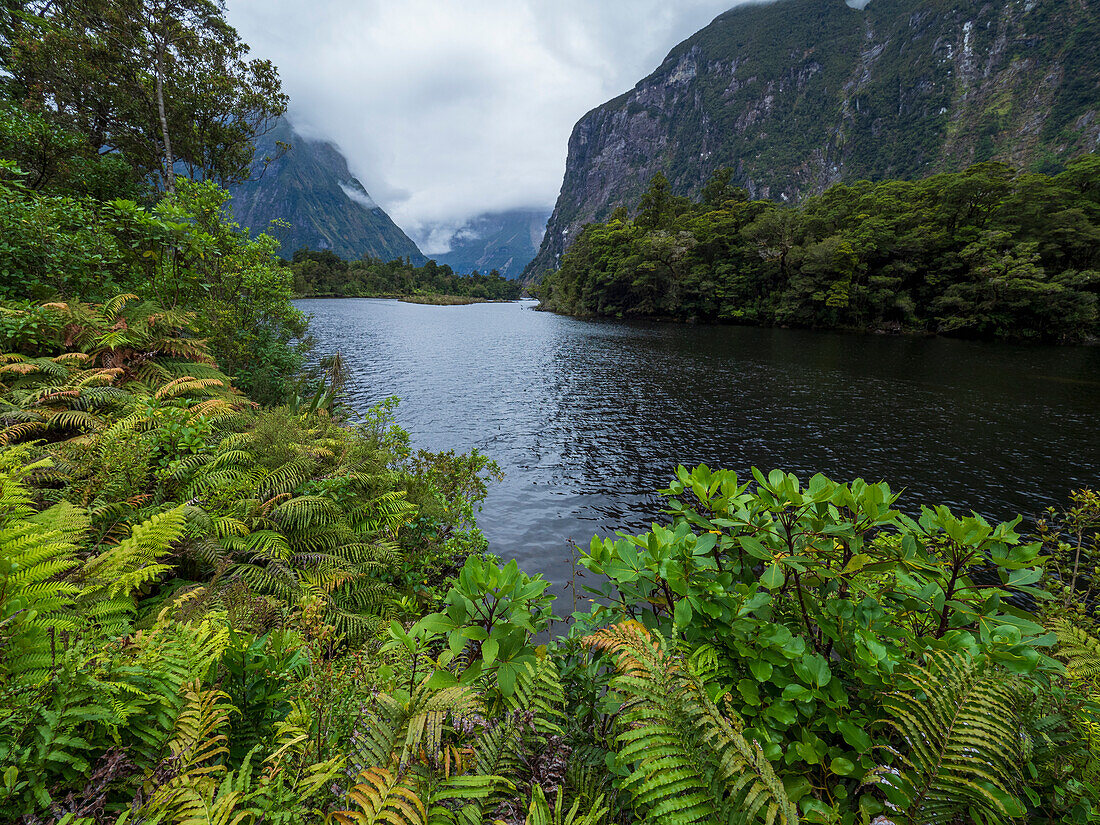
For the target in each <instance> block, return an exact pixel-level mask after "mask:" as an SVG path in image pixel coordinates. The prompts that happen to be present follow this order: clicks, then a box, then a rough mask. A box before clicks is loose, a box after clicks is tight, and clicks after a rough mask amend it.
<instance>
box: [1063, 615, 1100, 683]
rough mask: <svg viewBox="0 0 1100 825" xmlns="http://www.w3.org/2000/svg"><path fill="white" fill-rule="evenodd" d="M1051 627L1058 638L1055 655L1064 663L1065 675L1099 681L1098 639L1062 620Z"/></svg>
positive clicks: (1099, 644) (1099, 651) (1099, 650)
mask: <svg viewBox="0 0 1100 825" xmlns="http://www.w3.org/2000/svg"><path fill="white" fill-rule="evenodd" d="M1052 627H1053V629H1054V632H1055V634H1057V636H1058V650H1057V653H1058V655H1059V657H1060V658H1062V659H1064V660H1065V661H1066V672H1067V675H1068V676H1069V677H1070V678H1071V679H1083V680H1085V681H1089V682H1096V681H1097V680H1100V639H1096V638H1094V637H1092V636H1090V635H1089V634H1088V633H1086V632H1085V631H1084V630H1082V629H1081V628H1079V627H1077V626H1076V625H1074V624H1072V623H1070V622H1068V621H1066V620H1064V619H1056V620H1055V621H1054V622H1053V623H1052Z"/></svg>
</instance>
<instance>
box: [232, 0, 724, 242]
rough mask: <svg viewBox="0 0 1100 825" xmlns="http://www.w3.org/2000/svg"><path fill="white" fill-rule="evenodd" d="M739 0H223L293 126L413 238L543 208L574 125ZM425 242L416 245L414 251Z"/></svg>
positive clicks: (441, 236)
mask: <svg viewBox="0 0 1100 825" xmlns="http://www.w3.org/2000/svg"><path fill="white" fill-rule="evenodd" d="M735 3H736V0H679V1H678V2H676V3H669V2H667V0H400V2H392V0H390V1H389V2H382V1H381V0H313V2H310V3H303V2H301V0H229V3H228V14H229V19H230V22H232V23H233V24H234V25H235V26H236V27H237V29H238V30H239V31H240V33H241V36H242V38H243V39H244V40H245V42H247V43H248V44H249V45H250V46H251V47H252V49H253V53H254V54H255V55H257V56H260V57H265V58H268V59H271V60H272V61H274V63H275V64H276V65H277V66H278V67H279V70H280V73H281V75H282V78H283V87H284V89H285V90H286V92H287V93H288V94H289V95H290V97H291V104H290V116H291V120H292V121H293V123H294V125H295V127H296V128H298V129H299V130H300V131H302V130H304V131H305V132H307V133H309V134H311V135H316V136H324V137H326V138H328V139H331V140H333V141H334V142H335V143H336V144H337V145H339V146H340V148H341V149H342V150H343V151H344V153H345V155H346V156H347V158H348V163H349V166H350V167H351V170H352V172H353V173H355V174H356V175H357V176H358V177H359V179H360V180H361V181H362V182H363V184H364V185H365V186H366V188H367V190H368V191H369V192H370V194H371V196H372V197H373V198H374V200H376V201H377V202H378V203H379V204H380V205H381V206H382V207H383V208H384V209H385V210H386V211H387V212H389V213H390V215H391V216H392V217H393V218H394V220H395V221H396V222H397V223H398V224H399V225H400V226H401V227H402V228H403V229H405V231H406V232H408V233H409V234H410V235H411V236H412V237H413V238H414V239H416V240H418V241H421V242H423V243H424V245H425V246H434V247H436V251H439V250H438V247H440V246H441V245H442V246H444V247H445V246H446V244H447V243H448V242H449V238H450V235H448V234H447V233H448V232H450V233H451V234H452V235H453V233H454V232H455V231H457V230H459V229H460V228H462V226H464V225H465V224H466V222H467V221H469V220H470V219H471V218H472V217H474V216H476V215H479V214H482V213H486V212H495V211H503V210H508V209H515V208H521V207H530V208H549V207H551V206H553V203H554V201H555V200H556V198H557V194H558V190H559V188H560V186H561V179H562V174H563V172H564V169H565V154H566V146H567V142H568V138H569V133H570V131H571V130H572V127H573V124H574V123H576V121H577V120H578V119H579V118H580V117H581V116H582V115H583V114H584V113H585V112H587V111H588V110H589V109H591V108H593V107H595V106H598V105H599V104H600V103H602V102H604V101H606V100H608V99H610V98H612V97H614V96H616V95H618V94H621V93H622V92H624V91H626V90H627V89H629V88H631V87H632V86H633V85H634V84H635V83H636V82H637V81H638V80H640V79H641V78H642V77H644V76H645V75H647V74H649V72H650V71H652V70H653V69H654V68H656V67H657V65H659V63H660V61H661V60H662V59H663V58H664V56H665V54H666V53H667V52H668V51H669V49H670V48H672V46H674V45H675V44H676V43H678V42H679V41H680V40H682V39H684V38H685V37H687V36H689V35H690V34H692V33H693V32H695V31H696V30H698V29H699V28H702V27H703V26H705V25H706V24H707V23H708V22H710V20H711V19H713V18H714V17H715V16H716V15H717V14H719V13H721V12H722V11H724V10H725V9H726V8H728V7H730V6H732V5H734V4H735ZM426 251H427V250H426Z"/></svg>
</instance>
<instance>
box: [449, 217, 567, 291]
mask: <svg viewBox="0 0 1100 825" xmlns="http://www.w3.org/2000/svg"><path fill="white" fill-rule="evenodd" d="M548 217H549V214H548V213H547V211H546V210H543V209H513V210H510V211H508V212H495V213H490V214H486V215H480V216H478V217H476V218H474V219H473V220H471V221H470V222H469V223H467V224H466V225H465V226H464V227H462V229H460V230H459V231H458V232H457V233H456V234H455V236H454V237H453V238H452V240H451V251H450V252H446V253H444V254H442V255H436V256H434V257H435V260H436V262H437V263H440V264H447V265H449V266H450V267H451V269H453V270H454V271H455V272H456V273H458V274H459V275H468V274H470V273H471V272H473V271H474V270H475V269H476V270H477V271H478V272H480V273H482V274H483V275H484V274H488V273H489V272H492V271H493V270H494V269H495V270H497V271H498V272H499V273H500V274H501V275H503V276H504V277H506V278H518V277H519V275H520V273H522V272H523V268H524V267H525V266H527V264H529V263H530V262H531V259H532V258H534V257H535V253H536V252H538V250H539V244H540V243H541V242H542V235H543V232H544V231H545V230H546V219H547V218H548Z"/></svg>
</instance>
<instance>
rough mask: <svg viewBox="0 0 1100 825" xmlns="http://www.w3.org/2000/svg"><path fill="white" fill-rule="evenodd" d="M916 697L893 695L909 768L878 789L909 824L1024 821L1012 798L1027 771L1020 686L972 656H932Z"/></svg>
mask: <svg viewBox="0 0 1100 825" xmlns="http://www.w3.org/2000/svg"><path fill="white" fill-rule="evenodd" d="M911 679H912V682H913V689H912V690H910V691H906V692H904V693H902V692H900V691H899V692H894V693H890V694H887V696H886V697H885V698H884V699H883V707H884V709H885V710H886V712H887V713H888V714H889V716H888V717H887V718H886V719H885V720H884V721H885V722H886V723H887V724H888V725H890V726H891V727H893V728H894V729H895V730H896V731H897V732H898V733H899V734H900V736H901V737H902V740H903V741H904V742H905V745H906V750H907V752H906V753H905V754H902V755H901V757H902V762H903V767H902V770H900V771H898V770H895V769H890V768H879V769H876V770H875V771H874V772H873V781H874V782H876V783H877V784H878V785H879V787H881V788H882V789H883V791H884V793H885V794H886V797H887V799H888V800H889V801H890V802H891V804H893V805H895V806H897V808H898V810H899V812H900V813H902V814H903V815H904V816H905V818H906V819H907V820H908V821H910V822H923V823H932V825H935V824H936V823H948V822H952V821H954V819H955V818H956V817H957V816H958V815H960V814H961V813H962V812H964V811H967V810H974V811H980V812H982V814H983V815H984V817H985V818H988V819H991V820H994V821H996V820H1002V819H1012V818H1014V817H1017V816H1020V815H1021V814H1022V813H1023V806H1022V805H1021V804H1020V802H1019V801H1018V800H1017V799H1016V798H1015V797H1014V796H1013V793H1012V789H1013V787H1014V786H1015V785H1016V783H1017V782H1018V779H1019V774H1018V770H1019V767H1018V766H1019V765H1020V764H1021V761H1022V760H1021V742H1022V741H1023V734H1022V730H1021V719H1020V712H1019V708H1020V702H1021V696H1020V693H1019V690H1018V688H1017V686H1016V684H1015V683H1014V682H1013V681H1012V680H1011V679H1010V678H1009V677H1007V676H1006V675H1005V674H1003V673H1002V672H1000V671H998V670H996V669H995V668H994V667H993V666H992V665H990V664H989V663H988V662H987V661H985V660H978V659H975V658H973V657H972V656H971V655H969V654H968V653H965V652H962V653H945V652H941V651H934V652H932V653H930V654H929V661H928V666H927V667H922V666H920V665H914V666H913V673H912V676H911Z"/></svg>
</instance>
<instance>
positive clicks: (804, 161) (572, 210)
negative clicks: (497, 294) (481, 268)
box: [525, 0, 1100, 277]
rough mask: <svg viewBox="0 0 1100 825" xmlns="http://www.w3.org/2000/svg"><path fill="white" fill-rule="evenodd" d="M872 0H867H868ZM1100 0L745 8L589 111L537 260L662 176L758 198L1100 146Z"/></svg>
mask: <svg viewBox="0 0 1100 825" xmlns="http://www.w3.org/2000/svg"><path fill="white" fill-rule="evenodd" d="M857 5H862V4H857ZM1098 43H1100V0H999V2H988V0H871V2H870V4H869V5H866V6H865V8H863V9H862V10H860V9H857V8H853V7H850V6H848V5H846V4H845V3H844V1H843V0H778V2H775V3H771V4H769V5H759V4H756V5H745V6H739V7H737V8H735V9H732V10H730V11H728V12H726V13H724V14H722V15H720V16H719V17H717V18H716V19H715V20H714V22H712V23H711V24H710V25H709V26H707V27H706V28H704V29H702V30H701V31H699V32H698V33H696V34H695V35H693V36H692V37H690V38H688V39H687V40H685V41H684V42H683V43H681V44H680V45H679V46H677V47H676V48H674V49H673V50H672V51H671V52H670V53H669V55H668V57H667V58H665V60H664V62H663V63H662V64H661V66H660V67H659V68H658V69H657V70H656V71H655V72H653V74H651V75H650V76H649V77H647V78H645V79H644V80H642V81H641V82H640V83H638V85H637V86H635V87H634V89H633V90H631V91H629V92H627V93H626V94H624V95H622V96H620V97H618V98H615V99H614V100H612V101H610V102H608V103H606V104H604V105H603V106H600V107H598V108H596V109H594V110H593V111H591V112H589V113H588V114H587V115H585V116H584V117H583V118H582V119H581V120H580V121H579V122H578V123H577V125H576V126H575V127H574V129H573V134H572V136H571V137H570V140H569V154H568V160H567V163H566V172H565V180H564V182H563V183H562V189H561V194H560V196H559V198H558V202H557V206H556V207H555V209H554V213H553V215H552V216H551V218H550V222H549V225H548V227H547V231H546V236H545V238H544V239H543V242H542V246H541V248H540V250H539V253H538V256H537V257H536V258H535V260H534V261H532V263H531V264H530V265H529V266H528V268H527V270H526V273H525V274H526V275H527V276H528V277H537V276H539V275H541V274H542V273H544V272H546V271H549V270H552V269H555V268H556V263H557V260H558V258H559V256H560V255H561V253H562V251H563V250H564V249H565V247H566V246H567V245H568V242H569V240H570V238H572V237H575V236H576V233H577V231H578V230H579V229H580V228H581V227H582V226H583V225H584V224H586V223H588V222H591V221H593V220H602V219H604V218H606V217H607V216H608V215H609V214H610V213H611V211H612V210H614V209H615V208H616V207H618V206H627V207H629V208H631V209H633V208H634V206H635V205H636V203H637V200H638V197H639V196H640V195H641V193H642V192H643V191H644V190H645V188H646V187H647V184H648V182H649V180H650V178H651V177H652V176H653V175H654V174H655V173H657V172H663V173H664V174H665V175H666V176H667V177H668V179H669V181H670V182H671V186H672V190H673V191H674V192H675V193H676V194H680V195H697V194H698V192H699V189H700V188H701V186H702V185H703V184H704V183H705V181H706V180H707V178H708V177H709V175H710V174H711V173H712V172H713V171H714V170H715V169H717V168H721V167H728V168H730V169H733V170H734V173H735V177H734V183H736V184H738V185H741V186H744V187H745V188H746V189H748V191H749V193H750V194H751V195H753V196H754V197H758V198H766V199H772V200H776V201H797V200H799V199H801V198H803V197H805V196H806V195H809V194H813V193H818V192H821V191H823V190H824V189H825V188H827V187H828V186H829V185H830V184H833V183H836V182H838V181H844V180H855V179H864V178H866V179H871V180H882V179H886V178H916V177H923V176H926V175H929V174H932V173H934V172H939V171H953V170H958V169H960V168H962V167H965V166H967V165H969V164H972V163H974V162H978V161H984V160H1000V161H1005V162H1007V163H1010V164H1013V165H1015V166H1019V167H1025V168H1030V169H1035V170H1040V171H1054V170H1056V169H1058V168H1060V167H1061V165H1062V164H1063V163H1064V162H1065V161H1066V160H1067V159H1069V158H1071V157H1073V156H1075V155H1078V154H1081V153H1084V152H1090V151H1096V150H1097V149H1098V148H1100V55H1098V53H1097V48H1096V46H1097V44H1098Z"/></svg>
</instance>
